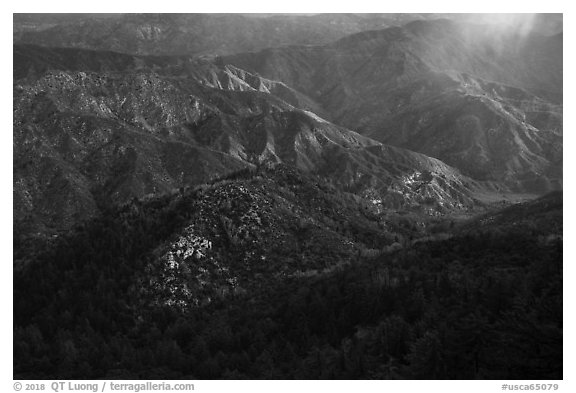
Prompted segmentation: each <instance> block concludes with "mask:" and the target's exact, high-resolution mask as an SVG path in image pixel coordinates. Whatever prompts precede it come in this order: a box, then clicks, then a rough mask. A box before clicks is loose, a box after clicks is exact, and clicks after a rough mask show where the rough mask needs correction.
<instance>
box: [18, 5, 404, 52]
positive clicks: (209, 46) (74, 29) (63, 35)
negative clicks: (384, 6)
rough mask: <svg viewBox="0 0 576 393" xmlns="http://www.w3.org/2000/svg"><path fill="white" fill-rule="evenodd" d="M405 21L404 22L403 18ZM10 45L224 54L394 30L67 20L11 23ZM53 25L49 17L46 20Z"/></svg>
mask: <svg viewBox="0 0 576 393" xmlns="http://www.w3.org/2000/svg"><path fill="white" fill-rule="evenodd" d="M406 18H407V19H408V20H411V18H410V17H406ZM16 19H17V20H18V21H19V23H15V25H17V26H22V27H20V28H17V30H18V31H17V32H15V42H18V43H29V44H36V45H43V46H50V47H73V48H84V49H95V50H113V51H117V52H123V53H131V54H143V55H181V54H228V53H238V52H246V51H253V50H258V49H263V48H267V47H276V46H282V45H292V44H299V45H307V44H319V43H328V42H331V41H334V40H336V39H338V38H341V37H344V36H346V35H348V34H352V33H357V32H360V31H364V30H369V29H377V28H384V27H388V26H391V25H395V24H397V23H398V22H394V21H392V20H390V19H385V18H382V17H379V16H375V17H365V16H358V15H353V14H324V15H313V16H308V15H290V14H288V15H270V16H267V17H257V16H251V14H125V15H122V16H114V17H109V18H94V19H92V18H82V17H81V16H78V17H74V16H70V17H69V19H68V20H66V22H65V23H55V24H54V23H53V24H50V25H48V26H46V24H40V21H41V20H39V18H35V19H33V21H34V22H35V23H36V24H37V25H38V27H39V28H38V29H37V30H36V31H35V30H34V29H32V28H31V27H28V28H26V26H29V25H30V23H31V22H29V21H28V19H30V18H23V17H20V18H15V21H16ZM46 19H47V21H52V22H54V20H53V19H54V18H53V17H52V18H50V17H48V18H46Z"/></svg>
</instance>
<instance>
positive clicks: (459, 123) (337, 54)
mask: <svg viewBox="0 0 576 393" xmlns="http://www.w3.org/2000/svg"><path fill="white" fill-rule="evenodd" d="M221 61H222V62H223V63H225V64H228V63H230V64H234V65H236V66H238V67H240V68H242V69H246V70H249V71H252V72H257V73H259V74H260V75H263V76H264V77H267V78H270V79H274V80H280V81H283V82H285V83H286V84H287V85H289V86H291V87H293V88H295V89H296V90H298V91H301V92H303V93H305V94H307V95H308V96H310V97H311V98H312V99H314V100H315V101H316V102H318V103H319V104H321V105H322V107H323V108H324V109H325V110H326V111H327V112H328V113H329V115H331V117H330V118H331V119H332V121H334V122H335V123H337V124H342V125H344V126H347V127H351V128H354V129H355V130H357V131H358V132H360V133H362V134H364V135H367V136H370V137H371V138H373V139H376V140H380V141H383V142H387V143H390V144H393V145H396V146H402V147H406V148H409V149H412V150H415V151H418V152H422V153H425V154H427V155H430V156H433V157H436V158H439V159H441V160H442V161H444V162H446V163H448V164H450V165H452V166H455V167H457V168H459V169H461V170H462V171H463V172H464V173H466V174H468V175H470V176H472V177H475V178H477V179H484V180H486V179H490V180H498V181H504V182H506V183H507V184H508V185H509V186H511V187H514V188H516V189H517V190H528V191H537V192H546V191H548V190H550V189H555V188H558V187H560V184H559V183H561V166H562V161H561V151H562V107H561V105H560V104H559V103H561V101H562V35H561V34H560V35H556V36H552V37H546V36H540V35H536V34H528V35H522V34H519V33H515V32H510V31H507V30H494V29H490V28H488V27H487V26H479V25H469V24H458V23H454V22H451V21H448V20H438V21H417V22H412V23H409V24H407V25H405V26H404V27H401V28H400V27H394V28H389V29H385V30H379V31H369V32H363V33H359V34H356V35H352V36H349V37H346V38H343V39H341V40H339V41H338V42H336V43H334V44H331V45H324V46H316V47H302V46H300V47H298V46H293V47H288V48H278V49H267V50H264V51H261V52H258V53H250V54H245V55H234V56H228V57H224V58H222V60H221Z"/></svg>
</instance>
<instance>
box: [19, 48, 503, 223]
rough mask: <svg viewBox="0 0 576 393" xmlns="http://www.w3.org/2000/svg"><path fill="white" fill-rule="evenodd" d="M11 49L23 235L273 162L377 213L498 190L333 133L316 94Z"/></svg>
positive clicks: (238, 78) (179, 60) (234, 74)
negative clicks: (323, 180)
mask: <svg viewBox="0 0 576 393" xmlns="http://www.w3.org/2000/svg"><path fill="white" fill-rule="evenodd" d="M14 51H15V58H14V64H15V84H14V201H15V202H14V210H15V223H16V227H17V228H20V230H21V231H22V232H24V233H31V232H34V231H38V232H40V233H45V232H54V231H58V230H59V229H63V228H69V227H70V226H72V225H74V224H75V223H77V222H80V221H82V220H84V219H86V218H88V217H91V216H94V215H96V214H97V213H98V212H99V211H101V210H102V209H104V208H106V207H107V206H110V205H112V204H118V203H124V202H126V201H128V200H130V199H131V198H134V197H136V198H141V197H143V196H145V195H148V194H158V193H163V192H171V191H172V190H175V189H178V188H179V187H183V186H186V185H194V184H200V183H203V182H206V181H208V180H210V179H212V178H215V177H218V176H222V175H224V174H226V173H229V172H234V171H237V170H239V169H241V168H246V167H254V166H255V165H261V164H263V163H286V164H290V165H292V166H295V167H297V168H300V169H303V170H306V171H309V172H314V173H318V174H322V175H324V176H326V177H328V178H330V179H332V181H334V184H336V185H338V186H340V187H343V188H345V189H346V190H349V191H351V192H354V193H356V194H357V195H359V196H364V197H366V198H367V200H369V201H372V202H370V203H372V204H375V205H376V208H378V207H379V206H380V207H383V206H388V207H400V206H420V207H421V208H423V209H425V210H426V209H431V211H435V210H438V209H439V210H440V211H442V210H445V209H452V208H459V209H460V208H464V207H471V206H473V205H474V204H475V203H476V202H475V197H474V195H473V191H474V190H478V189H484V190H495V189H496V188H497V186H495V185H492V184H480V183H478V182H475V181H473V180H472V179H469V178H467V177H465V176H463V175H461V174H460V172H459V171H458V170H456V169H454V168H451V167H449V166H448V165H446V164H444V163H443V162H441V161H439V160H437V159H432V158H429V157H426V156H424V155H422V154H418V153H414V152H411V151H407V150H404V149H400V148H395V147H391V146H387V145H383V144H381V143H379V142H376V141H374V140H372V139H369V138H367V137H364V136H361V135H359V134H357V133H355V132H353V131H350V130H348V129H345V128H343V127H339V126H336V125H334V124H332V123H330V122H328V121H327V120H324V119H323V118H321V117H320V116H318V115H317V114H316V113H314V112H312V110H315V109H316V107H317V104H316V103H315V102H314V101H312V100H310V99H309V98H307V97H306V96H304V95H302V94H300V93H298V92H296V91H294V90H293V89H291V88H289V87H288V86H286V85H285V84H283V83H281V82H275V81H272V80H268V79H264V78H261V77H258V76H256V75H253V74H250V73H248V72H246V71H243V70H241V69H238V68H236V67H233V66H218V65H215V64H214V63H211V62H206V61H202V60H194V59H191V58H186V57H142V56H130V55H124V54H116V53H112V52H93V51H83V50H73V49H46V48H39V47H33V46H15V49H14ZM320 113H321V112H320Z"/></svg>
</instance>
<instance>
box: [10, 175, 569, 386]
mask: <svg viewBox="0 0 576 393" xmlns="http://www.w3.org/2000/svg"><path fill="white" fill-rule="evenodd" d="M559 198H560V200H561V195H552V196H550V197H548V198H547V199H543V200H541V201H536V202H534V203H531V204H528V205H524V207H522V209H524V210H525V211H523V212H522V214H521V215H522V217H524V219H525V217H529V216H530V214H531V213H532V211H533V210H534V209H535V210H534V212H537V216H538V217H539V218H538V220H539V221H538V225H537V226H526V225H506V226H504V227H502V228H503V229H505V230H502V229H499V227H498V226H499V225H500V221H494V226H493V227H490V228H482V229H481V230H479V231H478V230H471V231H468V232H467V233H466V234H465V235H460V236H459V235H457V233H462V232H461V231H459V230H458V228H456V229H455V230H456V233H455V234H454V235H456V236H455V237H453V238H451V239H448V240H444V241H428V242H419V243H417V244H415V245H414V246H412V247H410V246H409V242H407V241H406V240H408V239H409V238H410V237H418V236H419V235H421V234H422V233H423V230H422V226H424V227H426V226H427V225H428V224H430V223H431V222H422V221H421V218H417V219H414V217H410V216H408V217H407V216H405V215H397V216H394V215H391V214H390V213H391V212H381V213H378V212H376V211H374V210H372V209H367V208H366V206H365V205H364V204H361V203H358V202H357V198H355V197H354V195H352V194H347V193H341V192H339V191H337V190H336V189H334V188H333V187H332V186H331V185H330V184H329V183H328V182H326V181H325V180H322V178H319V177H315V176H312V175H309V174H306V173H305V172H301V171H298V170H295V169H293V168H291V167H289V166H285V165H276V166H270V165H267V166H263V167H261V168H260V169H258V170H255V171H254V170H243V171H240V172H238V173H236V174H234V175H233V176H229V177H227V178H223V179H220V180H217V181H215V182H213V183H211V184H207V185H204V186H201V187H196V188H193V189H187V190H183V191H182V192H179V193H176V194H174V195H171V196H165V197H162V198H153V199H150V200H144V201H133V202H131V203H128V204H126V205H125V206H123V207H121V208H117V209H114V210H111V211H108V212H106V213H104V214H103V216H102V217H100V218H98V219H95V220H93V221H89V222H87V223H85V224H84V225H82V226H80V227H77V228H76V229H75V230H73V231H71V232H70V233H68V234H67V235H66V236H62V237H60V238H58V239H56V240H54V241H53V242H52V243H51V244H48V245H46V247H45V248H44V249H42V248H40V247H38V246H39V245H38V244H35V245H34V246H35V247H37V249H33V247H34V246H32V245H31V246H30V247H31V248H29V249H27V250H25V252H23V253H22V256H21V258H22V260H21V262H22V263H19V264H18V266H19V268H18V269H17V270H16V271H15V278H14V280H15V281H14V325H15V328H14V377H15V378H17V379H22V378H33V379H42V378H50V379H53V378H59V379H62V378H90V379H96V378H106V379H112V378H121V379H135V378H147V379H155V378H158V379H178V378H185V379H211V378H232V379H242V378H253V379H258V378H279V379H284V378H304V379H308V378H310V379H316V378H346V379H350V378H353V379H355V378H378V379H397V378H401V379H402V378H409V379H413V378H423V379H453V378H456V379H474V378H488V379H491V378H493V379H561V378H562V281H561V279H562V238H561V233H562V232H561V231H562V221H561V214H558V212H559V211H561V205H562V204H561V203H558V202H557V201H558V200H559ZM516 209H517V208H516V207H511V208H508V209H506V210H504V211H503V212H501V213H498V214H497V215H499V216H504V217H508V218H507V220H506V223H511V222H513V221H514V220H515V219H514V217H516V215H515V213H514V212H515V210H516ZM544 222H546V225H542V224H543V223H544ZM447 236H448V237H449V236H450V235H449V234H447ZM400 243H402V244H403V245H404V246H402V244H400Z"/></svg>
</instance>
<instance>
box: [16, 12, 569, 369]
mask: <svg viewBox="0 0 576 393" xmlns="http://www.w3.org/2000/svg"><path fill="white" fill-rule="evenodd" d="M489 21H490V18H488V16H486V17H482V18H480V17H478V18H476V19H475V17H474V14H469V15H462V14H453V15H452V14H390V15H384V14H382V15H380V14H378V15H377V14H374V15H372V14H317V15H285V14H277V15H268V14H262V15H253V14H110V15H106V14H102V15H99V16H98V17H95V16H93V15H91V14H78V15H71V14H53V15H50V16H42V14H36V15H32V14H29V15H28V14H20V15H18V14H15V16H14V26H13V35H14V45H13V64H14V69H13V239H14V254H13V271H14V292H13V309H14V345H13V351H14V378H16V379H53V378H59V379H190V380H192V379H471V380H472V379H543V380H545V379H562V378H563V363H562V355H563V347H562V345H563V332H562V329H563V312H562V304H563V297H562V288H563V264H562V258H563V194H562V188H563V68H562V67H563V65H562V64H563V54H562V46H563V35H562V15H556V14H534V15H533V16H532V17H530V18H529V19H526V20H524V19H522V18H520V17H518V19H514V21H515V22H514V23H515V24H510V25H508V26H507V27H505V25H499V24H490V23H489ZM527 21H528V22H530V24H527V23H528V22H527ZM527 26H530V27H531V28H530V29H527Z"/></svg>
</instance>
